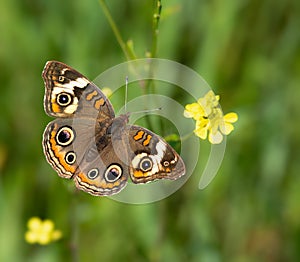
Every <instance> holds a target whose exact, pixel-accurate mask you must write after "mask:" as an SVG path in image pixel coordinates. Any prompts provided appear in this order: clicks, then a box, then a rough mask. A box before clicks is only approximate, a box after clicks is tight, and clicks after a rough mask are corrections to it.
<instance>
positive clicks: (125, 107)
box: [124, 76, 128, 113]
mask: <svg viewBox="0 0 300 262" xmlns="http://www.w3.org/2000/svg"><path fill="white" fill-rule="evenodd" d="M127 96H128V76H126V80H125V105H124V109H125V113H127Z"/></svg>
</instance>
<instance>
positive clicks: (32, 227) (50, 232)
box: [25, 217, 62, 245]
mask: <svg viewBox="0 0 300 262" xmlns="http://www.w3.org/2000/svg"><path fill="white" fill-rule="evenodd" d="M27 226H28V231H27V232H26V233H25V240H26V241H27V242H28V243H29V244H35V243H37V244H40V245H47V244H49V243H50V242H52V241H55V240H58V239H60V238H61V237H62V233H61V231H60V230H55V229H54V223H53V221H51V220H50V219H46V220H44V221H42V220H41V219H40V218H39V217H32V218H30V219H29V220H28V223H27Z"/></svg>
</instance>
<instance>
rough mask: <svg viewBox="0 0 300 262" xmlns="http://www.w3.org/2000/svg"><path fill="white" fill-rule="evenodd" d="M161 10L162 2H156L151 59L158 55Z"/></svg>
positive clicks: (156, 0)
mask: <svg viewBox="0 0 300 262" xmlns="http://www.w3.org/2000/svg"><path fill="white" fill-rule="evenodd" d="M161 8H162V5H161V0H154V11H153V20H152V49H151V57H156V53H157V37H158V33H159V30H158V25H159V20H160V14H161Z"/></svg>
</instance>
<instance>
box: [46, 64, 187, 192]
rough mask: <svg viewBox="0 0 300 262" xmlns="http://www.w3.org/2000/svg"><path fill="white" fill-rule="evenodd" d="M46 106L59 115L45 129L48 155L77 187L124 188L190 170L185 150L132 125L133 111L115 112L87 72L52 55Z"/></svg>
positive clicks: (50, 113)
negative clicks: (80, 70)
mask: <svg viewBox="0 0 300 262" xmlns="http://www.w3.org/2000/svg"><path fill="white" fill-rule="evenodd" d="M42 77H43V80H44V83H45V96H44V109H45V112H46V113H47V114H48V115H49V116H52V117H55V118H56V119H55V120H54V121H52V122H50V123H49V124H48V125H47V127H46V129H45V131H44V134H43V150H44V154H45V156H46V159H47V161H48V162H49V164H50V165H51V166H52V167H53V169H54V170H55V171H56V172H57V173H58V175H59V176H61V177H63V178H68V179H73V180H74V182H75V185H76V187H77V188H78V189H80V190H83V191H85V192H88V193H90V194H92V195H96V196H109V195H113V194H116V193H118V192H120V191H121V190H122V189H123V188H124V187H125V186H126V184H127V181H128V178H129V177H130V178H131V180H132V182H133V183H136V184H139V183H148V182H151V181H154V180H157V179H170V180H176V179H178V178H180V177H181V176H183V175H184V174H185V165H184V162H183V160H182V158H181V157H180V155H179V154H178V153H177V152H176V151H175V150H174V149H173V148H172V147H171V146H170V145H169V144H168V143H167V142H166V141H165V140H164V139H163V138H161V137H160V136H158V135H157V134H155V133H153V132H151V131H150V130H148V129H146V128H144V127H141V126H137V125H129V124H128V121H129V113H126V114H123V115H119V116H115V113H114V109H113V106H112V104H111V102H110V101H109V100H108V98H107V97H106V96H105V95H104V94H103V93H102V91H101V90H100V89H99V88H98V87H97V86H96V85H95V84H94V83H92V82H91V81H89V80H88V79H87V78H86V77H85V76H83V75H82V74H80V73H79V72H77V71H76V70H74V69H73V68H71V67H69V66H67V65H66V64H64V63H61V62H57V61H48V62H47V63H46V65H45V67H44V70H43V73H42Z"/></svg>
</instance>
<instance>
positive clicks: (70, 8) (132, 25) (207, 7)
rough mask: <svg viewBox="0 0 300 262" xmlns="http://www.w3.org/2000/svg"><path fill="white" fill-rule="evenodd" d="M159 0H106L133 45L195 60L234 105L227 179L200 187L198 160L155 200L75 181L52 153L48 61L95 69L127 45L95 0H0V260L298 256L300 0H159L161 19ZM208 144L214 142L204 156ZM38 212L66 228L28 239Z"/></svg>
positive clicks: (226, 103)
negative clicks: (89, 188) (46, 146)
mask: <svg viewBox="0 0 300 262" xmlns="http://www.w3.org/2000/svg"><path fill="white" fill-rule="evenodd" d="M100 2H103V1H100ZM156 2H158V1H107V6H108V9H109V10H110V12H111V15H112V18H113V19H114V22H115V24H116V26H117V27H118V29H119V32H120V34H121V35H122V38H123V39H124V41H125V43H127V40H132V42H129V44H127V47H125V48H127V49H128V50H129V52H131V53H132V51H134V54H135V55H136V56H137V57H140V58H142V57H145V56H146V54H147V53H148V55H149V52H150V53H151V54H152V55H154V56H156V57H159V58H167V59H171V60H175V61H178V62H181V63H183V64H185V65H187V66H189V67H191V68H192V69H194V70H195V71H197V72H198V73H199V74H201V75H202V76H203V77H204V78H205V79H206V81H207V82H208V83H209V84H210V86H211V87H212V88H213V89H214V91H215V93H216V94H220V95H221V102H220V103H221V105H222V107H223V109H224V111H225V112H229V111H235V112H237V113H238V114H239V122H237V123H236V125H235V131H234V132H233V134H232V135H230V136H229V138H228V140H227V141H228V145H227V149H226V155H225V159H224V161H223V163H222V166H221V169H220V170H219V173H218V175H217V177H216V178H215V179H214V181H213V182H212V183H211V184H210V185H209V187H208V188H206V189H205V190H203V191H199V190H198V188H197V185H198V182H199V179H200V174H201V173H202V171H203V167H204V164H205V162H204V160H203V159H202V158H201V159H200V161H199V166H198V167H197V169H196V170H195V172H194V174H193V176H192V177H191V178H190V179H189V180H188V182H187V183H186V184H185V185H184V186H183V187H182V188H181V189H180V190H179V191H177V192H176V193H175V194H173V195H172V196H170V197H168V198H167V199H164V200H162V201H160V202H157V203H153V204H149V205H137V206H135V205H127V204H121V203H118V202H115V201H113V200H110V199H107V198H96V197H92V196H90V195H88V194H85V193H83V192H76V193H74V185H73V183H72V182H71V181H65V180H63V179H61V178H59V177H58V176H57V175H56V174H55V172H54V171H53V170H52V169H51V167H50V166H49V165H48V164H47V163H46V160H45V157H44V155H43V152H42V147H41V138H42V133H43V130H44V127H45V126H46V124H47V123H48V122H49V121H50V118H49V117H48V116H46V114H45V113H44V110H43V106H42V102H43V94H44V87H43V82H42V79H41V71H42V69H43V66H44V64H45V62H46V61H47V60H54V59H55V60H59V61H62V62H65V63H67V64H69V65H71V66H72V67H74V68H76V69H78V70H79V71H80V72H82V73H84V74H85V75H86V76H88V77H89V78H90V79H93V78H94V77H96V76H97V75H98V74H99V73H100V72H102V71H104V70H105V69H107V68H109V67H111V66H114V65H116V64H118V63H121V62H124V61H125V60H126V56H125V55H124V53H123V51H122V48H120V45H119V44H118V41H117V40H116V38H115V35H114V34H113V32H112V30H111V27H110V25H109V23H108V20H107V19H106V17H105V15H104V12H103V9H101V6H100V5H99V2H98V1H97V0H94V1H83V0H81V1H70V0H66V1H58V0H52V1H45V0H33V1H28V0H25V1H18V0H12V1H8V0H4V1H1V2H0V33H1V34H0V35H1V36H0V68H1V70H0V80H1V85H0V90H1V94H0V105H1V111H0V261H27V260H28V261H29V260H30V261H68V260H71V259H72V260H73V261H76V257H77V258H79V261H89V260H93V261H100V260H101V261H120V260H124V261H298V260H299V259H300V252H299V250H300V249H299V246H300V208H299V204H298V200H299V199H300V190H299V188H300V179H299V170H300V162H299V160H298V159H299V155H300V152H299V148H300V136H299V134H300V122H299V119H300V107H299V99H300V89H299V85H300V74H299V70H300V46H299V42H300V34H299V24H300V2H299V1H297V0H294V1H293V0H291V1H271V0H265V1H258V0H253V1H233V0H228V1H222V0H215V1H204V0H200V1H199V0H190V1H180V0H170V1H162V11H161V15H160V20H159V21H158V20H157V16H155V17H154V16H153V15H154V13H155V14H158V13H157V12H159V8H158V7H157V6H156ZM157 22H159V24H158V25H157V24H156V23H157ZM157 27H158V29H159V33H158V35H155V33H154V32H153V29H157ZM153 39H154V40H155V39H157V42H156V41H155V42H153V41H152V40H153ZM132 43H133V44H134V45H133V46H132ZM125 45H126V44H125ZM153 52H155V54H153ZM195 88H197V87H195ZM129 96H130V94H129ZM170 96H173V97H176V96H178V94H177V93H175V92H174V93H171V94H170ZM115 100H116V101H115V102H116V107H118V106H119V107H120V106H122V105H123V103H124V99H123V97H120V99H115ZM178 100H180V102H181V103H183V104H186V103H188V102H189V103H191V102H194V101H191V100H189V98H188V97H180V98H179V99H178ZM169 134H170V133H168V134H166V135H169ZM202 148H203V150H204V151H202ZM203 152H204V153H203ZM207 152H209V151H208V150H207V144H206V143H205V142H204V143H203V147H202V145H201V155H200V156H201V157H204V158H205V157H207V156H206V155H207V154H206V153H207ZM32 216H39V217H41V218H42V219H45V218H49V219H51V220H52V221H54V223H55V225H56V227H57V228H59V229H60V230H61V231H62V233H63V238H62V240H59V241H57V242H54V243H52V244H50V245H48V246H42V247H41V246H35V245H33V246H32V245H29V244H28V243H26V242H25V240H24V234H25V232H26V223H27V221H28V219H29V218H30V217H32Z"/></svg>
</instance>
